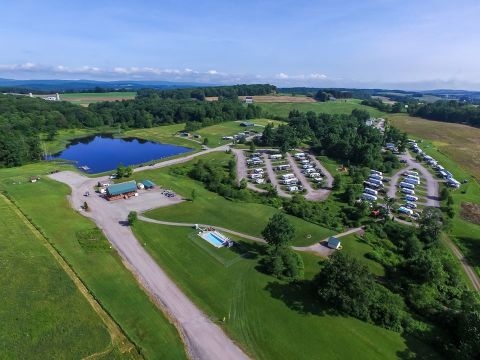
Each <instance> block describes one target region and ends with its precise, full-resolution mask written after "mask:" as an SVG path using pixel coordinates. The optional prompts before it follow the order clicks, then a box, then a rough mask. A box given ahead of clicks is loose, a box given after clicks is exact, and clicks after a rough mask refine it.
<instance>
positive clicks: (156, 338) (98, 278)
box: [0, 163, 186, 359]
mask: <svg viewBox="0 0 480 360" xmlns="http://www.w3.org/2000/svg"><path fill="white" fill-rule="evenodd" d="M55 167H56V166H55V165H52V164H45V163H38V164H34V165H28V166H24V167H20V168H11V169H2V170H0V190H4V191H7V193H8V194H9V196H10V197H11V198H13V200H14V201H15V203H16V204H17V205H18V206H19V207H20V208H21V209H22V211H23V212H24V213H25V214H27V216H28V217H29V218H30V219H31V221H32V222H33V223H34V224H35V225H36V226H38V227H39V228H40V229H41V230H42V232H43V233H45V234H46V236H47V237H48V239H49V240H50V242H51V243H52V244H53V245H54V246H55V248H56V249H57V250H58V251H59V252H60V253H61V254H62V256H63V257H64V258H65V260H66V261H67V262H68V263H69V264H70V266H72V268H73V269H74V270H75V272H76V273H77V274H78V276H79V277H80V278H81V279H82V281H83V282H84V283H85V285H86V286H87V287H88V289H89V290H90V291H91V293H92V294H93V295H94V296H95V298H96V299H97V300H98V301H99V302H100V304H101V305H102V306H103V307H104V308H105V310H106V311H107V312H108V313H109V314H110V315H111V317H112V318H113V319H114V320H115V321H116V322H117V323H118V324H119V326H120V327H121V328H122V330H123V331H124V332H125V334H126V335H127V336H128V338H129V339H130V340H131V341H132V342H133V343H134V344H136V345H137V347H138V348H139V349H140V351H141V353H142V355H144V357H146V358H148V359H185V357H186V355H185V351H184V347H183V344H182V342H181V340H180V336H179V334H178V332H177V331H176V329H175V327H174V326H173V325H172V324H171V323H170V322H169V321H168V320H167V318H166V317H165V316H164V315H163V313H162V312H161V311H160V310H159V309H158V308H157V307H156V306H155V305H154V304H153V303H152V302H151V301H150V299H149V297H148V296H147V295H146V294H145V292H144V291H143V289H142V288H140V286H139V284H138V283H137V281H136V280H135V278H134V277H133V275H132V274H131V273H130V271H129V270H127V269H126V268H125V266H124V265H123V263H122V261H121V259H120V257H119V256H118V254H117V253H116V251H115V250H114V249H112V248H110V246H109V243H108V242H107V240H106V239H105V237H104V236H103V235H102V233H101V232H97V233H98V236H96V237H95V238H94V241H92V242H87V243H86V242H85V241H81V238H80V236H79V235H80V234H84V233H85V232H90V231H94V230H95V225H94V223H93V222H91V221H90V220H88V219H87V218H85V217H83V216H82V215H80V214H78V213H77V212H76V211H74V210H73V209H72V208H71V206H70V204H69V202H68V200H67V195H69V194H70V192H71V191H70V188H69V187H68V186H66V185H64V184H61V183H58V182H56V181H53V180H49V179H47V178H46V174H47V173H48V172H49V171H51V170H52V169H54V168H55ZM33 175H35V176H38V175H40V177H41V179H40V181H38V182H37V183H35V184H32V183H29V182H28V181H27V179H28V178H29V176H33ZM20 285H21V286H22V289H23V291H26V292H29V291H30V289H29V287H28V286H29V284H28V283H26V284H25V287H24V286H23V284H22V283H21V282H20ZM35 296H38V298H40V299H42V298H46V297H47V298H48V296H49V294H48V292H43V291H42V292H39V293H38V294H36V295H35ZM24 309H26V308H24ZM65 331H67V330H65ZM90 341H91V342H92V343H94V342H95V341H96V339H90ZM46 357H47V358H50V357H49V356H46ZM37 358H42V357H37Z"/></svg>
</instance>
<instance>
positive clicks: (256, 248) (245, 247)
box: [230, 240, 265, 260]
mask: <svg viewBox="0 0 480 360" xmlns="http://www.w3.org/2000/svg"><path fill="white" fill-rule="evenodd" d="M230 250H231V251H233V252H234V253H236V254H239V255H240V256H242V257H243V258H245V259H252V260H255V259H258V257H259V256H261V255H263V254H264V252H265V246H264V245H262V244H258V243H253V242H247V241H242V240H238V241H235V245H233V246H232V247H231V248H230Z"/></svg>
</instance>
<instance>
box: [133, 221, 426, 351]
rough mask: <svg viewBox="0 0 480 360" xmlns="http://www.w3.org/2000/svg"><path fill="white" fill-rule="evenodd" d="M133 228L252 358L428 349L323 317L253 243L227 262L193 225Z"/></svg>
mask: <svg viewBox="0 0 480 360" xmlns="http://www.w3.org/2000/svg"><path fill="white" fill-rule="evenodd" d="M134 231H135V234H136V236H137V237H138V238H139V239H141V241H142V242H145V243H146V246H145V247H146V249H147V250H148V251H149V252H150V254H151V255H152V256H153V257H154V259H155V260H156V261H157V262H158V264H159V265H160V266H161V267H162V269H164V270H165V271H166V272H167V273H168V274H169V276H170V277H171V278H172V279H174V281H175V282H176V283H177V284H178V286H179V287H180V288H181V289H182V290H183V291H184V292H185V294H187V295H188V296H189V297H190V298H191V299H192V300H193V301H194V302H195V303H196V304H197V305H198V306H199V307H200V308H202V309H203V310H204V311H205V312H206V313H207V314H209V315H210V317H211V318H212V320H213V321H215V322H217V323H218V324H219V325H220V326H222V327H223V328H224V329H225V330H226V332H227V333H228V334H229V335H230V336H231V337H232V338H233V339H234V340H235V341H237V342H238V343H239V344H240V345H241V346H242V347H243V348H244V349H245V350H246V351H247V352H248V353H249V354H251V355H252V357H253V358H255V359H300V358H301V359H318V358H321V359H368V360H373V359H382V360H384V359H398V358H399V357H402V354H407V353H409V352H417V351H419V353H418V356H419V357H420V358H422V354H427V353H428V354H432V353H433V351H432V349H427V348H425V347H423V346H421V345H420V346H419V344H418V343H416V342H413V341H411V339H409V340H406V339H404V338H402V336H401V335H400V334H398V333H394V332H391V331H388V330H385V329H382V328H380V327H377V326H374V325H370V324H367V323H365V322H362V321H359V320H356V319H353V318H349V317H340V316H333V315H330V314H328V311H327V310H326V309H324V308H322V306H321V305H320V304H318V303H317V302H316V300H315V298H314V297H313V296H312V293H313V291H314V290H313V289H311V288H309V287H308V286H306V285H304V286H299V287H298V288H297V287H295V286H292V285H287V284H285V283H283V282H281V281H278V280H277V279H275V278H273V277H271V276H268V275H265V274H263V273H262V272H260V271H259V270H258V262H259V256H260V254H259V252H261V249H259V246H260V245H258V244H254V243H249V242H244V243H243V247H244V248H249V249H250V256H249V257H244V258H242V259H241V260H240V261H238V262H236V263H235V264H233V265H231V266H228V267H226V266H224V265H223V264H222V263H221V262H219V261H217V260H216V259H215V258H214V257H212V256H211V255H210V253H209V252H207V251H205V250H204V249H202V248H200V247H199V246H197V245H196V244H195V243H194V242H193V241H192V240H191V239H190V238H189V237H190V236H191V235H192V232H193V230H192V229H188V228H178V227H167V226H162V225H157V224H150V223H145V222H138V223H136V224H135V227H134ZM194 236H196V235H194ZM224 250H227V251H232V250H228V249H224ZM302 257H303V259H304V263H305V265H306V274H307V276H308V277H313V276H314V275H315V274H317V273H318V271H319V270H320V265H319V263H318V258H317V257H315V256H312V255H309V254H302Z"/></svg>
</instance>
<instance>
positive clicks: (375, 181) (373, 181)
mask: <svg viewBox="0 0 480 360" xmlns="http://www.w3.org/2000/svg"><path fill="white" fill-rule="evenodd" d="M368 182H371V183H372V184H376V185H377V186H381V187H383V183H382V181H381V180H378V179H373V178H371V177H370V178H368Z"/></svg>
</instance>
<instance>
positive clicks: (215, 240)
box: [203, 232, 225, 247]
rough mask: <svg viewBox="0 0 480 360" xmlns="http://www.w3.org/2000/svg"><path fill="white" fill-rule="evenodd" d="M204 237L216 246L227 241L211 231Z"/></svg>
mask: <svg viewBox="0 0 480 360" xmlns="http://www.w3.org/2000/svg"><path fill="white" fill-rule="evenodd" d="M203 238H204V239H205V240H207V241H208V242H209V243H210V244H212V245H213V246H215V247H220V246H222V245H223V243H224V242H225V241H223V240H222V239H221V238H219V237H218V236H217V235H215V234H214V233H211V232H210V233H208V234H206V235H205V236H204V237H203Z"/></svg>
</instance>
